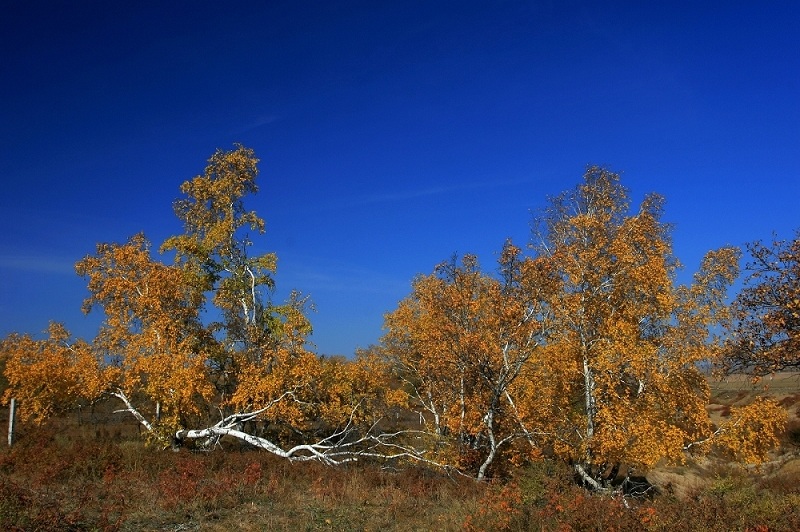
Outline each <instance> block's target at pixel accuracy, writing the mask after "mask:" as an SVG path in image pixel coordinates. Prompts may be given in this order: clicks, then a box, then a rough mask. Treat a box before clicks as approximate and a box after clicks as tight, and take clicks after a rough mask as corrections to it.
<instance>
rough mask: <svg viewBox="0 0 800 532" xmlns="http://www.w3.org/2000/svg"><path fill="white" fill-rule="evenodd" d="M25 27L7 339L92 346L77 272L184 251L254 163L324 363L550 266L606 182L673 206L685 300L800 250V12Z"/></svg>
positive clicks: (284, 281) (486, 7)
mask: <svg viewBox="0 0 800 532" xmlns="http://www.w3.org/2000/svg"><path fill="white" fill-rule="evenodd" d="M3 4H4V5H3V14H2V17H0V53H2V57H1V58H0V80H2V81H1V82H0V125H2V128H0V146H1V147H0V169H1V171H2V179H3V192H2V194H0V212H2V226H0V335H2V336H5V335H6V334H7V333H9V332H11V331H19V332H30V333H38V332H40V331H42V330H44V329H45V328H46V327H47V323H48V321H49V320H51V319H54V320H58V321H63V322H65V323H66V325H67V326H68V328H70V329H71V330H72V331H73V332H74V333H76V334H77V335H79V336H83V337H87V338H88V337H91V336H92V335H93V333H94V331H95V329H96V326H97V323H98V319H99V317H92V316H90V317H89V318H86V317H84V316H83V315H82V314H81V313H80V304H81V301H82V300H83V298H84V297H85V295H86V292H85V282H84V280H82V279H81V278H79V277H77V276H76V275H75V273H74V270H73V264H74V263H75V261H76V260H78V259H80V258H81V257H83V256H84V255H86V254H88V253H92V252H93V251H94V246H95V244H96V243H97V242H100V241H116V242H122V241H125V240H126V239H127V238H128V237H129V236H131V235H132V234H134V233H136V232H138V231H144V232H145V233H146V234H147V236H148V237H149V238H150V239H151V240H152V241H153V242H154V243H155V246H156V247H157V246H158V244H160V243H161V241H163V239H164V238H165V237H167V236H169V235H171V234H176V233H179V232H180V231H181V229H182V228H181V226H180V223H179V222H178V220H177V219H176V218H175V217H174V215H173V213H172V207H171V205H172V201H173V200H174V199H175V198H177V197H178V195H179V191H178V187H179V185H180V183H181V182H183V181H184V180H186V179H189V178H191V177H193V176H194V175H196V174H198V173H201V172H202V170H203V168H204V166H205V162H206V160H207V159H208V157H209V156H210V155H211V154H212V153H213V152H214V151H215V150H216V149H217V148H222V149H231V148H232V147H233V144H234V142H241V143H243V144H244V145H246V146H248V147H251V148H253V149H254V150H255V151H256V154H257V155H258V156H259V158H260V159H261V166H260V168H261V176H260V186H261V192H260V193H259V194H258V195H257V196H255V197H254V198H252V200H251V201H250V203H249V207H250V208H252V209H255V210H256V211H257V212H258V213H259V214H260V215H261V216H262V217H264V218H265V219H266V221H267V226H268V231H267V234H266V235H265V237H264V238H263V240H262V241H261V242H260V243H259V246H258V248H257V249H256V251H275V252H276V253H277V254H278V257H279V271H278V275H277V279H276V280H277V284H278V287H279V288H278V293H277V294H276V296H277V297H278V298H282V297H283V296H285V294H286V293H287V292H288V290H289V289H291V288H297V289H300V290H302V291H303V292H306V293H308V294H310V295H311V297H312V298H313V300H314V302H315V303H316V306H317V312H316V313H315V314H313V315H312V316H311V318H312V321H313V323H314V325H315V334H314V336H313V338H312V339H313V340H314V341H315V342H316V344H317V346H318V350H319V352H320V353H325V354H334V353H339V354H345V355H349V354H352V352H353V351H354V349H355V348H356V347H357V346H362V347H366V346H367V345H369V344H371V343H374V342H376V341H377V339H378V337H379V336H380V334H381V325H382V321H383V319H382V315H383V314H384V313H385V312H387V311H390V310H392V309H394V308H395V306H396V304H397V302H398V301H399V300H400V299H401V298H402V297H404V296H406V295H407V294H408V293H409V290H410V282H411V280H412V278H413V277H414V276H415V275H416V274H419V273H429V272H430V271H431V270H432V268H433V266H434V265H435V264H436V263H438V262H440V261H442V260H444V259H447V258H448V257H450V256H451V255H452V254H453V253H459V254H460V253H465V252H473V253H477V254H478V255H479V256H480V257H481V259H482V262H483V263H484V265H485V266H487V267H491V265H492V263H493V261H494V260H495V258H496V253H497V251H498V250H499V249H500V247H501V246H502V244H503V241H504V240H505V238H506V237H513V238H514V239H515V240H516V241H517V242H518V243H520V244H523V243H525V242H527V240H528V223H529V220H530V211H531V210H532V209H533V210H535V209H537V208H540V207H542V206H543V205H544V204H545V202H546V198H547V197H548V196H553V195H556V194H558V193H560V192H561V191H563V190H566V189H570V188H572V187H574V186H575V185H576V184H578V182H579V181H580V179H581V175H582V174H583V171H584V169H585V167H586V165H587V164H601V165H605V166H607V167H609V168H610V169H612V170H614V171H618V172H622V174H623V183H624V184H625V185H627V186H628V187H629V188H630V189H631V191H632V194H633V197H634V199H635V200H636V201H638V200H639V199H641V197H642V195H643V194H644V193H647V192H659V193H661V194H663V195H664V196H665V197H666V198H667V206H666V214H665V219H666V220H667V221H670V222H674V223H675V232H674V243H675V251H676V254H677V255H678V257H679V258H680V259H681V260H682V262H684V264H685V265H686V272H687V273H686V276H687V277H688V275H689V274H690V273H691V272H693V271H694V270H695V269H696V267H697V265H698V263H699V261H700V258H701V257H702V255H703V253H704V252H705V251H707V250H708V249H711V248H715V247H719V246H721V245H725V244H737V245H738V244H743V243H744V242H748V241H752V240H755V239H769V238H771V235H772V232H773V231H777V232H778V234H779V236H782V237H785V238H790V237H792V236H793V234H794V233H793V232H794V230H795V229H797V228H800V216H798V213H800V209H798V199H800V184H799V183H800V180H799V179H798V168H800V44H799V43H800V7H799V6H800V4H798V3H797V2H793V1H787V2H756V1H752V2H737V1H727V2H722V1H720V2H679V1H673V2H658V3H656V2H633V1H631V2H609V1H605V2H576V1H569V0H564V1H550V2H533V1H531V2H522V1H520V2H516V1H508V2H502V1H500V2H472V1H459V2H435V1H412V0H402V1H364V2H355V1H350V2H327V1H324V2H323V1H321V2H303V1H287V2H242V1H237V2H216V3H211V2H161V1H159V2H140V1H136V2H108V1H103V2H88V1H77V2H76V1H35V0H34V1H22V0H12V1H6V2H4V3H3Z"/></svg>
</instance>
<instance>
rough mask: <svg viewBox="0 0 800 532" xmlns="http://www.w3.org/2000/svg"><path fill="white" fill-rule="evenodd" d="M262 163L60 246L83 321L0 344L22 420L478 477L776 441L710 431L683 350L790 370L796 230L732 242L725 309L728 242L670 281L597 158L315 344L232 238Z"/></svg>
mask: <svg viewBox="0 0 800 532" xmlns="http://www.w3.org/2000/svg"><path fill="white" fill-rule="evenodd" d="M257 175H258V160H257V159H256V158H255V156H254V153H253V151H252V150H250V149H248V148H245V147H242V146H236V147H235V149H233V150H232V151H227V152H224V151H217V152H216V153H214V154H213V155H212V157H211V158H210V159H209V161H208V164H207V166H206V168H205V171H204V172H203V173H202V174H200V175H198V176H196V177H194V178H193V179H191V180H189V181H186V182H185V183H183V185H182V186H181V189H180V190H181V193H182V194H183V196H182V197H181V198H180V199H178V200H177V201H176V202H175V204H174V208H175V213H176V215H177V217H178V219H179V220H180V222H181V223H182V224H183V232H182V233H180V234H178V235H175V236H172V237H170V238H168V239H167V240H166V241H165V242H164V243H163V244H162V245H161V247H160V252H161V254H162V255H161V256H160V257H159V256H154V255H153V253H152V245H151V243H150V241H149V240H148V239H147V238H146V236H145V235H144V234H136V235H134V236H132V237H130V238H129V239H128V240H127V241H126V242H124V243H101V244H98V246H97V248H96V250H95V253H94V254H92V255H87V256H86V257H84V258H83V259H81V260H80V261H78V263H77V264H76V271H77V273H78V274H79V275H80V276H82V277H83V278H85V279H86V280H87V288H88V296H87V298H86V299H85V301H84V304H83V310H84V311H85V312H91V311H95V310H97V311H100V312H102V313H103V316H104V321H103V323H102V325H101V327H100V330H99V332H98V334H97V336H96V337H95V338H94V339H92V340H91V341H85V340H80V339H78V340H73V339H72V338H71V336H70V334H69V332H68V331H67V330H66V329H65V328H64V327H63V326H62V325H60V324H52V325H51V327H50V330H49V333H48V337H47V338H45V339H43V340H35V339H33V338H32V337H31V336H30V335H20V334H12V335H10V336H8V337H7V338H6V339H4V340H3V341H2V344H0V354H1V355H0V356H1V357H2V361H3V362H4V364H5V371H4V372H5V376H6V378H7V380H8V383H9V387H8V389H7V390H6V392H5V395H4V399H5V400H8V399H10V398H11V397H16V398H18V399H20V401H21V405H22V409H21V416H22V418H23V419H30V420H34V421H37V422H42V421H44V420H46V419H47V418H48V417H50V416H52V415H55V414H57V413H60V412H64V411H66V410H68V409H70V408H72V407H74V406H76V405H80V404H87V403H93V402H95V401H99V400H102V399H113V400H115V401H118V402H119V403H121V409H120V412H125V413H129V414H131V415H133V416H134V417H135V418H136V419H137V420H138V421H139V423H141V425H142V426H143V427H144V428H145V429H146V432H147V433H148V434H149V435H150V439H151V441H152V442H157V443H160V444H162V445H166V444H168V443H170V442H172V443H173V444H182V443H184V442H186V441H187V440H193V441H196V442H200V443H201V444H202V445H206V446H213V445H216V444H218V443H219V442H220V439H221V438H223V437H232V438H237V439H239V440H241V441H244V442H247V443H249V444H252V445H255V446H257V447H260V448H262V449H266V450H268V451H269V452H272V453H274V454H276V455H279V456H283V457H285V458H288V459H290V460H319V461H322V462H324V463H328V464H340V463H343V462H348V461H352V460H356V459H359V458H362V457H363V458H374V459H381V460H392V461H398V460H413V461H417V462H422V463H426V464H430V465H434V466H437V467H442V468H446V469H448V470H451V471H457V472H459V473H461V474H465V475H470V476H474V477H476V478H479V479H480V478H485V477H487V476H491V475H496V474H501V473H502V472H503V471H504V470H505V469H507V468H508V467H511V466H512V465H513V464H518V463H521V462H524V461H526V460H538V459H540V458H542V457H544V456H546V457H552V458H556V459H558V460H563V461H565V462H568V463H570V464H572V466H573V467H574V469H575V472H576V474H577V475H578V476H579V477H580V478H581V479H582V481H583V482H584V483H585V484H586V485H587V486H590V487H592V488H595V489H605V488H606V487H607V486H608V483H609V482H610V480H611V479H613V477H614V476H616V474H617V472H618V471H619V470H620V468H621V467H622V466H627V468H629V470H635V469H640V470H642V469H647V468H649V467H652V466H653V465H655V464H656V463H658V462H660V461H662V460H668V461H672V462H677V461H681V460H682V459H683V458H684V457H685V456H686V455H687V453H693V452H698V453H699V452H707V451H709V450H711V449H715V448H716V449H721V450H724V451H725V452H728V453H730V454H731V455H733V456H734V457H736V458H737V459H739V460H742V461H748V462H757V461H760V460H763V459H764V458H765V456H766V453H767V452H768V451H769V450H770V449H771V448H772V447H774V446H775V445H776V443H777V435H778V434H779V433H780V431H781V430H782V427H783V426H784V424H785V412H784V411H783V410H782V409H781V408H780V407H779V405H777V404H776V403H774V402H771V401H768V400H759V401H756V402H755V403H753V404H752V405H748V406H744V407H742V408H740V409H737V410H734V412H733V415H732V416H731V418H730V420H729V421H728V422H727V423H725V424H722V425H720V426H715V425H714V424H712V422H711V420H710V419H709V416H708V413H707V410H706V406H707V404H708V402H709V397H710V391H709V385H708V381H707V377H706V375H704V374H703V373H702V371H701V364H704V363H708V362H709V361H717V362H718V361H720V360H726V361H729V363H730V364H733V365H736V364H738V365H740V366H747V367H748V368H751V369H755V370H756V371H759V372H763V371H770V370H774V369H776V368H783V367H790V366H792V365H797V358H796V352H797V324H798V320H797V316H798V314H797V313H798V308H800V307H798V297H800V295H799V294H798V289H797V284H798V283H797V280H798V275H797V274H798V271H797V265H798V257H800V253H798V249H800V247H799V245H798V241H797V240H796V241H795V242H793V243H791V244H787V243H782V242H778V243H775V244H774V246H773V247H765V246H762V245H760V244H754V245H753V246H752V247H751V248H750V251H751V253H752V254H753V256H754V257H755V263H754V265H753V266H751V271H752V272H753V273H752V275H751V277H750V278H749V281H748V283H749V284H748V285H747V286H746V288H745V289H744V290H743V291H742V293H741V294H740V295H739V297H738V298H737V300H736V304H735V305H734V306H733V308H731V307H730V306H729V305H728V303H727V297H728V290H729V289H730V287H731V286H732V284H733V283H734V281H735V280H736V279H737V277H738V275H739V269H738V261H739V257H740V252H739V250H738V249H736V248H733V247H724V248H721V249H717V250H712V251H709V252H708V253H707V254H706V256H705V258H704V259H703V261H702V263H701V264H700V267H699V269H698V271H697V273H696V274H695V275H694V279H693V282H691V283H690V284H685V285H682V284H678V283H677V275H676V272H677V271H678V268H679V267H680V263H679V261H678V259H677V258H676V257H675V256H674V255H673V250H672V243H671V227H670V225H669V224H666V223H665V222H663V221H662V213H663V204H664V200H663V198H661V197H660V196H658V195H655V194H652V195H648V196H647V197H645V198H644V200H643V201H642V202H641V204H640V205H639V206H638V207H637V208H635V209H633V208H632V207H631V199H630V195H629V192H628V190H627V189H626V188H625V187H623V186H622V185H621V182H620V177H619V175H617V174H614V173H612V172H610V171H608V170H605V169H603V168H599V167H591V168H589V169H588V170H587V171H586V173H585V175H584V177H583V180H582V182H581V183H579V184H578V186H576V187H575V188H574V189H572V190H568V191H566V192H564V193H563V194H561V195H560V196H557V197H555V198H551V199H550V201H549V203H548V206H547V207H546V208H545V209H543V210H542V211H541V212H540V213H539V214H538V215H537V216H536V217H535V218H534V220H533V223H532V226H531V227H532V233H531V234H532V237H531V242H530V245H529V246H528V247H527V251H525V250H523V248H521V247H519V246H517V245H515V244H514V243H513V242H511V241H510V240H509V241H507V242H506V243H505V245H504V246H503V247H502V250H501V251H500V253H499V257H498V261H497V266H496V267H495V268H494V269H493V270H492V271H491V272H487V271H485V270H484V269H483V268H482V267H481V265H480V262H479V260H478V258H477V257H476V256H474V255H464V256H463V257H461V258H459V257H453V258H452V259H451V260H449V261H446V262H443V263H442V264H440V265H438V266H437V267H436V268H435V269H434V271H433V273H431V274H430V275H420V276H419V277H417V278H416V279H415V280H414V282H413V285H412V291H411V294H409V295H408V297H406V298H405V299H403V300H402V301H401V302H400V303H399V305H398V307H397V309H396V310H394V311H392V312H390V313H388V314H387V315H386V317H385V329H386V334H385V335H384V337H383V338H382V340H381V343H380V345H378V346H373V347H372V348H371V349H367V350H364V351H361V352H359V353H358V354H357V355H356V357H355V358H353V359H350V360H347V359H339V358H326V357H321V356H318V355H317V354H316V353H315V352H314V351H313V346H312V344H311V343H310V341H309V335H310V334H311V332H312V327H311V323H310V321H309V319H308V317H307V312H308V307H309V304H310V303H309V300H308V298H307V297H306V296H303V295H302V294H300V293H299V292H292V294H291V296H290V297H289V298H288V300H287V301H285V302H281V303H276V302H274V301H273V299H272V289H273V287H274V285H275V280H274V275H275V273H276V268H277V257H276V255H275V254H274V253H262V254H260V255H252V254H251V253H250V251H251V250H252V249H254V246H253V244H254V240H253V239H254V238H256V237H259V236H261V235H263V233H264V230H265V226H266V224H265V222H264V220H263V219H262V218H261V217H260V216H258V215H257V214H256V213H255V212H254V211H250V210H247V208H246V207H245V200H246V199H247V198H248V196H249V195H252V194H255V193H257V191H258V186H257V185H256V178H257ZM259 248H260V247H259ZM732 323H733V324H735V326H734V327H733V329H732V334H731V335H730V336H728V337H726V336H725V335H724V334H723V333H724V332H725V326H726V325H730V324H732ZM725 357H727V358H725ZM793 357H794V358H793Z"/></svg>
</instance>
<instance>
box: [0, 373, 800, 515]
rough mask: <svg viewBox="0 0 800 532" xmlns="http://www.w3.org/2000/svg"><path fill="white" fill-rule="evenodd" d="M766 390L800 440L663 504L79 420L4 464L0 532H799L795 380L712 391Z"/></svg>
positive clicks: (734, 398)
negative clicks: (283, 454) (221, 447)
mask: <svg viewBox="0 0 800 532" xmlns="http://www.w3.org/2000/svg"><path fill="white" fill-rule="evenodd" d="M764 385H768V389H767V390H768V392H769V393H770V394H772V395H774V396H775V397H776V398H777V399H778V400H781V401H782V402H783V404H784V406H785V407H786V408H787V411H788V412H789V413H790V416H791V419H792V423H794V425H793V426H794V427H795V429H791V430H790V431H789V432H788V433H787V438H786V441H785V444H784V447H783V449H782V450H781V453H780V454H776V456H775V461H774V462H773V463H772V464H769V465H767V466H766V467H764V468H761V469H759V470H747V469H742V468H738V467H734V466H731V465H729V464H725V463H721V462H714V461H703V462H699V463H691V464H687V465H686V466H684V467H682V468H663V469H660V470H656V471H654V472H653V473H652V475H653V476H652V480H653V481H654V483H656V484H660V486H661V488H662V492H661V493H660V494H658V495H655V496H654V497H652V498H649V499H641V500H637V499H625V500H623V499H620V498H616V499H615V498H609V497H601V496H592V495H590V494H588V493H587V492H585V491H584V490H582V489H581V488H579V487H577V486H575V485H574V483H573V482H572V477H571V473H570V471H569V469H568V468H566V466H563V465H561V464H557V463H551V462H541V463H538V464H531V465H528V466H526V467H523V468H520V469H519V470H517V471H516V472H515V473H514V475H513V476H512V477H511V478H509V479H504V480H503V481H502V482H497V483H494V484H478V483H475V482H473V481H470V480H467V479H462V478H449V477H447V476H444V475H442V474H439V473H436V472H431V471H428V470H425V469H406V470H403V471H400V472H389V471H384V470H381V469H380V467H378V466H377V465H374V464H359V465H357V466H354V467H347V468H336V469H334V468H329V467H324V466H321V465H319V464H315V463H309V464H291V463H288V462H286V461H285V460H280V459H277V458H274V457H272V456H270V455H268V454H267V453H263V452H257V451H247V450H233V451H230V452H225V453H222V452H213V453H192V452H185V451H184V452H179V453H172V452H168V451H165V452H161V451H153V450H152V449H147V448H145V447H144V446H143V445H142V444H141V443H140V441H139V440H138V439H135V436H136V433H137V431H138V429H137V428H136V425H135V424H132V423H127V422H120V421H119V420H114V419H113V418H111V419H110V418H107V417H105V416H101V415H97V414H95V415H94V416H92V415H90V414H89V413H87V412H83V413H82V414H81V415H80V417H79V416H78V414H77V413H76V414H74V415H71V416H69V417H68V418H64V419H60V420H56V421H54V422H53V423H51V424H50V425H48V426H46V427H42V428H39V429H36V428H32V427H28V426H24V427H21V429H20V432H19V439H18V442H17V444H16V445H15V446H14V447H13V448H11V449H8V448H6V447H5V445H4V446H3V449H2V450H0V529H2V530H163V531H179V530H211V531H216V530H220V531H222V530H382V531H383V530H441V531H449V530H465V529H467V530H469V529H472V530H501V529H507V530H674V529H684V530H720V531H721V530H725V531H728V530H752V531H766V530H787V531H788V530H800V460H798V459H797V458H796V456H797V454H798V444H799V443H800V442H798V441H797V439H796V438H795V432H792V430H795V431H796V427H797V426H798V423H797V422H798V413H799V412H798V406H799V404H800V403H799V400H800V380H799V379H798V376H796V375H791V376H790V375H780V376H776V377H775V378H774V379H772V380H771V381H768V382H767V381H762V382H760V383H758V384H756V385H754V384H753V383H751V382H749V381H748V380H746V379H740V378H737V379H728V381H725V382H713V383H712V387H713V394H714V395H713V402H714V404H712V405H711V406H710V410H711V412H712V414H713V415H714V416H724V414H725V409H726V408H729V407H730V406H731V405H736V404H741V403H743V402H745V401H747V400H748V399H749V398H752V397H753V395H754V394H755V393H756V392H757V391H759V387H761V389H762V390H763V386H764ZM6 413H7V411H6V410H5V409H4V412H3V414H4V415H5V414H6ZM0 423H3V424H5V423H6V420H5V419H0ZM3 426H5V425H3ZM3 443H5V442H3ZM659 475H661V476H660V477H659Z"/></svg>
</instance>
